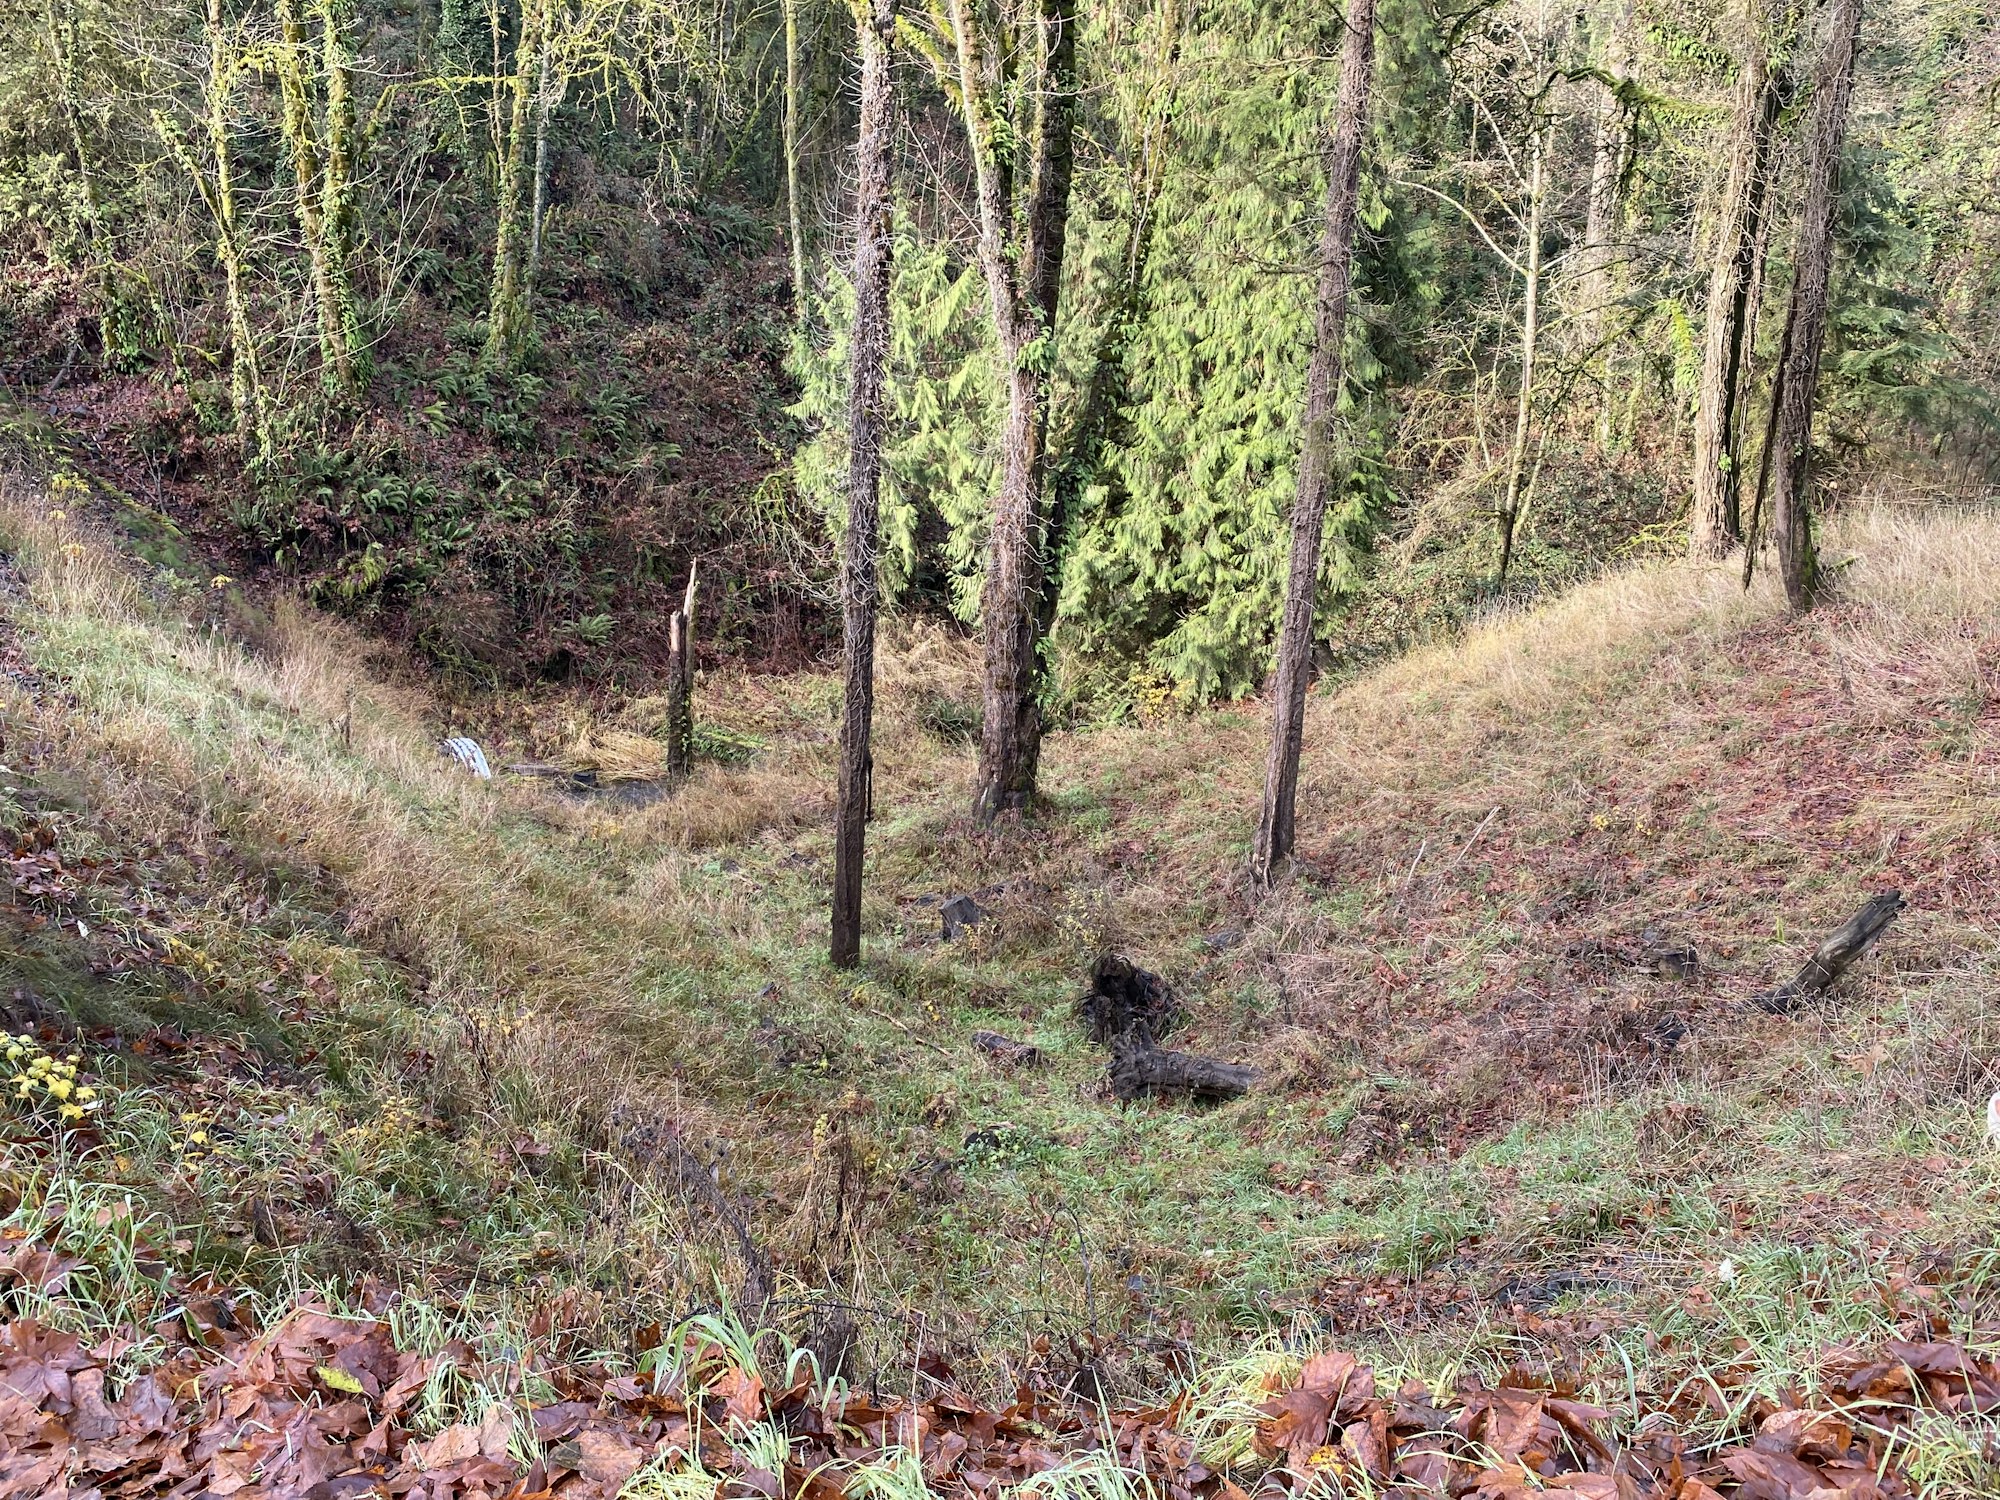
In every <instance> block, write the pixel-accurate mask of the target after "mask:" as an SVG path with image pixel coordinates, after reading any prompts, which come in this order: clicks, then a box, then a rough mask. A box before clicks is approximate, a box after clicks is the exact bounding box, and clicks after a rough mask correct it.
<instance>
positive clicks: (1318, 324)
mask: <svg viewBox="0 0 2000 1500" xmlns="http://www.w3.org/2000/svg"><path fill="white" fill-rule="evenodd" d="M1343 20H1344V24H1345V27H1346V32H1347V35H1346V39H1345V41H1344V43H1343V44H1342V47H1341V51H1340V101H1339V103H1338V105H1337V106H1336V108H1335V111H1334V127H1333V133H1332V135H1331V136H1329V137H1328V139H1327V142H1326V145H1325V147H1324V151H1323V159H1324V161H1325V166H1326V220H1325V222H1324V223H1323V224H1322V225H1321V227H1320V239H1319V288H1318V295H1317V298H1316V300H1315V306H1314V313H1313V350H1312V360H1311V362H1310V364H1308V365H1307V367H1306V408H1305V415H1304V418H1303V420H1302V421H1301V423H1300V428H1299V480H1298V489H1297V492H1296V493H1295V495H1294V496H1293V499H1292V551H1291V569H1290V571H1289V573H1288V574H1287V575H1286V578H1285V614H1284V623H1283V625H1282V626H1281V627H1280V630H1279V634H1278V670H1277V679H1276V682H1275V683H1274V685H1273V687H1272V692H1271V750H1270V754H1269V756H1268V758H1267V759H1266V761H1265V765H1264V802H1263V806H1262V808H1261V809H1260V810H1259V812H1258V815H1257V836H1256V841H1255V843H1254V845H1253V846H1252V849H1251V855H1250V871H1251V875H1252V876H1253V877H1254V878H1255V879H1256V880H1257V881H1258V883H1259V884H1262V885H1269V884H1270V883H1271V882H1272V881H1273V880H1275V879H1276V878H1277V877H1278V875H1279V873H1280V872H1281V871H1282V869H1283V868H1284V865H1285V863H1286V862H1287V861H1288V860H1289V859H1290V858H1291V854H1292V847H1293V842H1294V836H1295V833H1296V812H1297V805H1298V792H1299V754H1300V751H1301V750H1302V749H1303V747H1304V744H1305V721H1306V687H1307V685H1308V683H1309V681H1310V679H1311V675H1312V647H1313V605H1314V602H1315V598H1316V596H1317V594H1318V592H1319V554H1320V544H1321V541H1322V539H1323V537H1324V534H1325V531H1326V497H1327V491H1328V490H1329V489H1330V488H1331V487H1332V484H1333V480H1334V478H1335V463H1334V445H1335V436H1336V434H1335V431H1334V425H1335V421H1336V418H1337V413H1338V410H1339V405H1340V387H1341V381H1342V378H1343V374H1344V369H1345V366H1344V362H1343V358H1342V354H1343V344H1344V342H1345V340H1346V337H1347V304H1348V299H1349V296H1350V294H1351V293H1352V291H1353V285H1354V221H1355V214H1356V209H1357V206H1358V204H1359V201H1360V192H1361V145H1362V136H1363V135H1364V134H1365V133H1366V131H1367V128H1368V94H1369V90H1370V89H1371V88H1372V87H1373V85H1374V81H1375V0H1349V3H1348V6H1347V12H1346V15H1345V17H1344V18H1343Z"/></svg>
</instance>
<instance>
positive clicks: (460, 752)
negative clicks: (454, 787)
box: [438, 734, 493, 781]
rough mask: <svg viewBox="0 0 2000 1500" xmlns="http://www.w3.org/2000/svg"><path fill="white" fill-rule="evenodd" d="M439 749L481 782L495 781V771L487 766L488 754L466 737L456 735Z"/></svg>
mask: <svg viewBox="0 0 2000 1500" xmlns="http://www.w3.org/2000/svg"><path fill="white" fill-rule="evenodd" d="M438 748H439V749H441V750H442V751H444V753H445V754H446V755H449V756H450V757H451V758H452V759H453V760H455V761H457V762H458V763H459V764H460V765H461V766H464V767H465V769H466V770H468V771H470V772H471V773H472V774H473V775H474V776H477V777H478V778H479V779H480V780H481V781H491V780H492V779H493V769H492V767H490V766H488V765H487V764H486V752H485V751H484V750H481V749H480V748H479V747H478V746H477V745H475V744H474V743H473V742H472V741H471V740H469V739H467V738H466V737H465V736H464V735H462V734H455V735H453V736H452V737H451V738H450V739H448V740H446V741H445V742H444V743H443V744H442V745H440V746H439V747H438Z"/></svg>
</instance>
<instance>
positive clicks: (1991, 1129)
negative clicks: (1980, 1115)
mask: <svg viewBox="0 0 2000 1500" xmlns="http://www.w3.org/2000/svg"><path fill="white" fill-rule="evenodd" d="M1986 1139H1987V1140H1988V1141H1989V1142H1990V1143H1991V1144H1992V1145H1993V1146H1994V1148H1995V1149H1996V1150H2000V1094H1995V1095H1994V1096H1993V1097H1992V1098H1991V1099H1988V1100H1987V1101H1986Z"/></svg>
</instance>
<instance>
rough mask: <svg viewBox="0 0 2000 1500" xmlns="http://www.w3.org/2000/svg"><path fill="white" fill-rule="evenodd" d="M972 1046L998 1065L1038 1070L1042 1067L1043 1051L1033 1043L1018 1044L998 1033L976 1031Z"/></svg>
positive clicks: (973, 1035)
mask: <svg viewBox="0 0 2000 1500" xmlns="http://www.w3.org/2000/svg"><path fill="white" fill-rule="evenodd" d="M972 1045H973V1046H975V1047H977V1048H978V1049H979V1050H980V1051H981V1052H984V1053H985V1054H986V1055H987V1056H988V1057H990V1058H992V1059H993V1060H994V1061H995V1062H997V1063H1003V1064H1005V1065H1006V1066H1007V1067H1010V1068H1038V1067H1040V1066H1041V1065H1042V1049H1041V1048H1039V1047H1037V1046H1035V1045H1034V1044H1033V1043H1032V1042H1017V1041H1015V1040H1014V1039H1013V1038H1012V1037H1004V1036H1002V1035H1000V1033H999V1032H997V1031H975V1032H973V1033H972Z"/></svg>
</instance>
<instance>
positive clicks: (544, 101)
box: [528, 21, 555, 292]
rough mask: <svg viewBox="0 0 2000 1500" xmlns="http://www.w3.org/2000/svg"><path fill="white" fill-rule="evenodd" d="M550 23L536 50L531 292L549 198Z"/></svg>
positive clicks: (539, 263) (538, 266) (539, 266)
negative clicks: (537, 56) (537, 55)
mask: <svg viewBox="0 0 2000 1500" xmlns="http://www.w3.org/2000/svg"><path fill="white" fill-rule="evenodd" d="M553 50H554V49H553V48H552V47H551V46H550V45H549V36H548V24H547V22H546V21H544V22H543V27H542V45H541V46H540V47H539V48H537V49H536V51H537V53H538V54H539V57H540V60H539V62H538V64H537V66H536V75H535V191H534V196H533V199H532V200H531V202H530V205H529V208H528V289H529V291H530V292H532V291H533V290H534V286H535V278H536V277H538V276H539V275H540V274H541V270H542V218H543V215H544V214H546V213H547V211H548V196H549V115H550V113H551V112H552V111H553V110H554V108H555V98H554V96H553V95H552V94H551V93H550V91H549V56H550V54H551V52H552V51H553Z"/></svg>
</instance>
